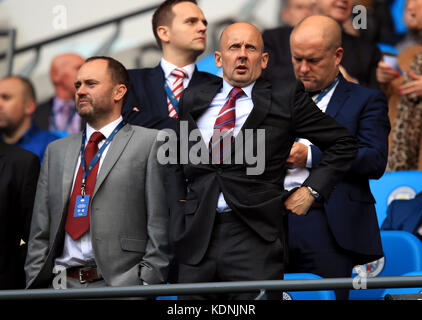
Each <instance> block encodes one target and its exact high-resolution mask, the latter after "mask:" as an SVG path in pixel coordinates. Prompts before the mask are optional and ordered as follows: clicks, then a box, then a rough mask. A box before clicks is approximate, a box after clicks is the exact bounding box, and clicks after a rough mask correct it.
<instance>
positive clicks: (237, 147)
mask: <svg viewBox="0 0 422 320" xmlns="http://www.w3.org/2000/svg"><path fill="white" fill-rule="evenodd" d="M252 102H253V109H252V111H251V113H250V114H249V116H248V118H247V119H246V121H245V123H244V124H243V126H242V128H241V133H242V134H243V138H244V139H245V140H244V143H243V144H241V143H238V144H236V143H235V142H234V144H232V149H231V150H232V156H234V155H235V154H240V153H242V151H243V148H244V144H245V143H246V135H245V130H246V129H256V128H258V127H259V125H260V124H261V122H262V121H263V120H264V119H265V117H266V116H267V114H268V112H269V111H270V107H271V83H270V82H268V81H266V80H264V79H263V78H259V79H258V80H257V81H256V83H255V85H254V87H253V89H252ZM253 136H254V135H251V136H249V138H250V139H252V137H253Z"/></svg>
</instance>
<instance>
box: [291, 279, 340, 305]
mask: <svg viewBox="0 0 422 320" xmlns="http://www.w3.org/2000/svg"><path fill="white" fill-rule="evenodd" d="M302 279H303V280H308V279H322V278H321V277H320V276H317V275H316V274H312V273H285V274H284V280H302ZM284 300H336V295H335V293H334V291H332V290H321V291H288V292H285V293H284Z"/></svg>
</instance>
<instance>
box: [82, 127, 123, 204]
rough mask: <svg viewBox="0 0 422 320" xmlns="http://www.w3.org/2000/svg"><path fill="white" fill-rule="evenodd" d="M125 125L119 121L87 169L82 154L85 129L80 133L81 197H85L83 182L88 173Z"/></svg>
mask: <svg viewBox="0 0 422 320" xmlns="http://www.w3.org/2000/svg"><path fill="white" fill-rule="evenodd" d="M125 124H126V122H124V121H121V122H120V123H119V124H118V125H117V126H116V128H114V130H113V132H112V133H111V134H110V136H109V137H108V139H107V140H106V142H105V143H104V144H103V146H102V147H101V149H100V150H98V152H97V153H96V155H95V156H94V157H93V158H92V160H91V162H90V163H89V164H88V168H85V154H84V150H85V141H86V129H85V130H84V131H83V133H82V146H81V167H82V172H83V177H82V185H81V195H82V196H84V195H85V180H86V177H88V175H89V173H90V172H91V171H92V169H93V168H94V167H95V165H96V164H97V162H98V160H100V158H101V155H102V154H103V152H104V150H105V148H107V146H108V145H109V144H110V142H111V140H113V138H114V136H115V135H116V134H117V132H119V131H120V129H121V128H123V126H124V125H125Z"/></svg>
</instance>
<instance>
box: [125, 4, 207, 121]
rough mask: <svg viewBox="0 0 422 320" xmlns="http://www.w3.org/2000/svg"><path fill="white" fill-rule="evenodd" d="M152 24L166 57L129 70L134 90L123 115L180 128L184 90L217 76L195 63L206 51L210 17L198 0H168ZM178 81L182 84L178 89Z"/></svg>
mask: <svg viewBox="0 0 422 320" xmlns="http://www.w3.org/2000/svg"><path fill="white" fill-rule="evenodd" d="M152 26H153V31H154V36H155V38H156V40H157V43H158V45H159V47H160V48H161V49H162V52H163V57H162V59H161V62H160V64H159V65H158V66H156V67H155V68H145V69H136V70H129V75H130V78H131V84H132V89H131V90H130V91H129V95H128V98H127V101H126V103H125V105H124V107H123V110H122V114H123V117H124V118H125V120H126V121H128V122H129V123H131V124H135V125H140V126H144V127H148V128H155V129H163V128H172V129H176V124H177V120H176V119H177V117H178V98H179V97H180V94H181V91H183V89H185V88H186V87H188V86H192V85H197V84H200V83H203V82H206V81H208V80H209V79H211V78H214V77H215V76H213V75H211V74H209V73H205V72H199V71H198V70H197V68H196V66H195V61H196V58H197V57H198V56H199V55H200V54H201V53H202V52H204V50H205V46H206V31H207V20H206V19H205V16H204V14H203V12H202V10H201V9H200V8H199V7H198V6H197V4H196V1H195V0H166V1H164V2H163V3H162V4H161V5H160V7H159V8H158V9H157V10H156V11H155V13H154V15H153V18H152ZM175 69H178V71H175ZM180 69H182V71H180ZM179 75H183V77H182V79H181V80H180V78H179V79H178V77H179ZM178 81H180V82H181V87H178V88H175V84H177V83H178ZM166 85H167V88H166V87H165V86H166ZM173 94H174V96H175V97H174V98H172V96H173Z"/></svg>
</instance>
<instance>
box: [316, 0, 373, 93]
mask: <svg viewBox="0 0 422 320" xmlns="http://www.w3.org/2000/svg"><path fill="white" fill-rule="evenodd" d="M352 8H353V0H318V1H316V2H315V7H314V9H315V10H314V13H315V14H320V15H326V16H329V17H331V18H333V19H334V20H336V21H337V22H338V23H339V24H340V25H341V26H342V47H343V49H344V54H343V60H342V62H341V66H340V71H341V72H342V74H343V76H344V77H345V78H346V79H347V80H349V81H353V82H356V83H359V84H361V85H364V86H367V87H371V88H378V87H379V84H378V81H377V78H376V68H377V65H378V62H379V61H380V59H381V52H380V50H379V49H378V47H377V45H376V44H375V43H371V42H367V41H365V40H364V39H363V38H360V37H359V36H357V34H358V32H357V31H356V32H352V31H355V29H354V27H353V25H352V20H351V19H352ZM347 26H349V27H347ZM353 33H354V34H353Z"/></svg>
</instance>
